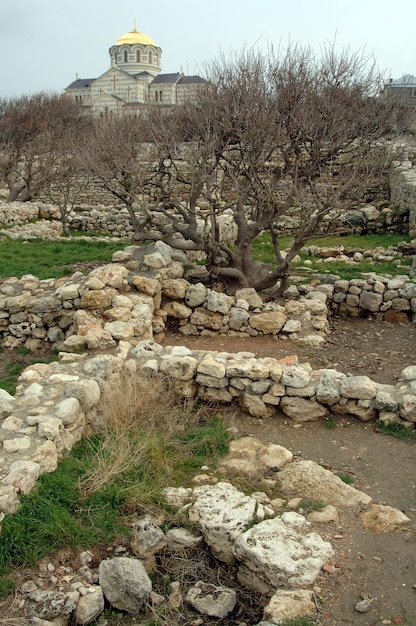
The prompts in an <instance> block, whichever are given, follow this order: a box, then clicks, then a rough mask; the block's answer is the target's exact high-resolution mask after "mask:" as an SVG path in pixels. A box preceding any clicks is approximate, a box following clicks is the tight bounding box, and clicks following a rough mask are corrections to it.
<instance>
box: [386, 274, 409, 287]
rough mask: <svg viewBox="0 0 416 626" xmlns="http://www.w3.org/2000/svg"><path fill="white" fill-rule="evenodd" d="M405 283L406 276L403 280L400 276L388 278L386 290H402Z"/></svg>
mask: <svg viewBox="0 0 416 626" xmlns="http://www.w3.org/2000/svg"><path fill="white" fill-rule="evenodd" d="M406 281H407V276H406V278H403V277H400V276H396V277H395V278H390V280H389V281H388V282H387V289H403V288H404V287H405V285H406Z"/></svg>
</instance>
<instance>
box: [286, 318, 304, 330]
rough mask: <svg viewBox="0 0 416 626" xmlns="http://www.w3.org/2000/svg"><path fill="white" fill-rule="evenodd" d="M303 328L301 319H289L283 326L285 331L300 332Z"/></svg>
mask: <svg viewBox="0 0 416 626" xmlns="http://www.w3.org/2000/svg"><path fill="white" fill-rule="evenodd" d="M301 330H302V323H301V322H300V320H288V321H287V322H286V324H285V325H284V326H283V328H282V332H284V333H299V332H300V331H301Z"/></svg>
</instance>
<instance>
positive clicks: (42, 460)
mask: <svg viewBox="0 0 416 626" xmlns="http://www.w3.org/2000/svg"><path fill="white" fill-rule="evenodd" d="M41 441H42V440H41ZM31 458H32V461H33V462H34V463H39V465H40V473H41V474H49V473H50V472H54V471H55V470H56V468H57V467H58V453H57V449H56V444H55V443H54V442H53V441H51V440H48V441H44V440H43V441H42V443H40V444H39V445H38V446H37V447H36V450H35V452H34V453H33V454H32V457H31Z"/></svg>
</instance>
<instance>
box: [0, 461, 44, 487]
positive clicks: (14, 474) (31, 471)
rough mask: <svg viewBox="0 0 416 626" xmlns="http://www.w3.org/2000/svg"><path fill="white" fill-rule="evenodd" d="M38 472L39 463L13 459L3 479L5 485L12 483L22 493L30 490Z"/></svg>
mask: <svg viewBox="0 0 416 626" xmlns="http://www.w3.org/2000/svg"><path fill="white" fill-rule="evenodd" d="M39 472H40V465H39V463H34V462H33V461H14V462H13V463H11V464H10V466H9V473H8V474H7V476H5V478H4V479H3V481H4V483H5V484H6V485H13V486H14V487H15V489H16V490H17V491H18V492H19V493H22V494H24V495H26V494H28V493H30V491H32V489H33V487H34V485H35V483H36V481H37V479H38V477H39Z"/></svg>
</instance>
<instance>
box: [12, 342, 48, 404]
mask: <svg viewBox="0 0 416 626" xmlns="http://www.w3.org/2000/svg"><path fill="white" fill-rule="evenodd" d="M2 352H3V349H2V348H1V346H0V354H1V353H2ZM56 358H57V353H56V352H52V353H51V354H50V355H49V358H45V355H44V354H42V355H41V356H36V354H34V353H32V352H31V351H30V350H29V349H28V348H26V347H25V346H21V347H20V348H19V350H18V351H17V356H16V357H15V358H14V360H13V362H8V361H7V360H5V364H4V367H3V368H2V370H3V371H2V374H0V388H1V389H4V390H5V391H7V392H8V393H10V394H12V395H14V394H15V393H16V385H17V379H18V378H19V376H20V374H21V373H22V371H23V370H24V369H25V368H26V367H28V366H29V365H33V364H34V363H50V362H51V361H54V360H56Z"/></svg>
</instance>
